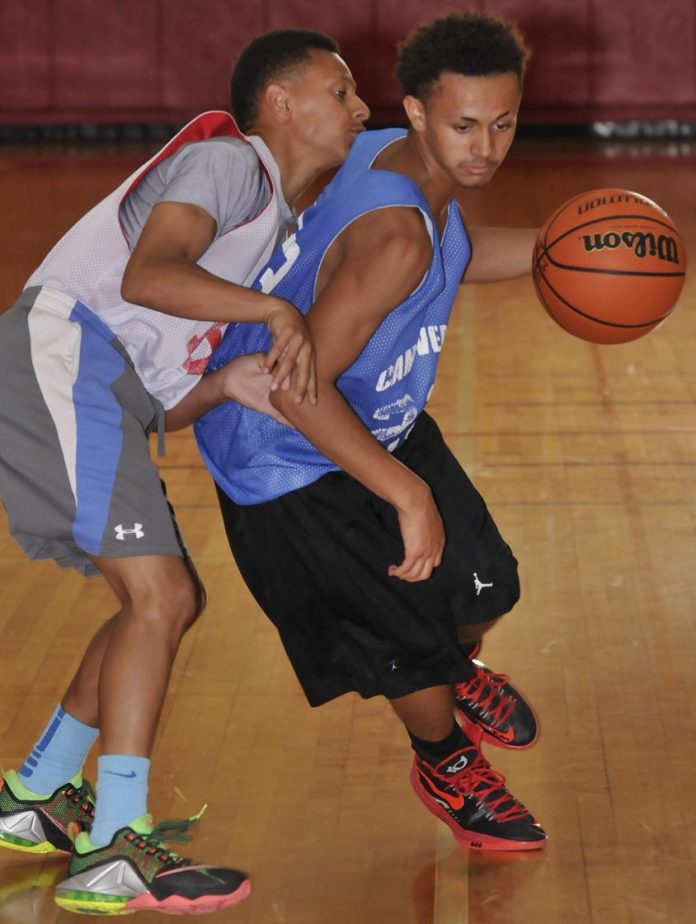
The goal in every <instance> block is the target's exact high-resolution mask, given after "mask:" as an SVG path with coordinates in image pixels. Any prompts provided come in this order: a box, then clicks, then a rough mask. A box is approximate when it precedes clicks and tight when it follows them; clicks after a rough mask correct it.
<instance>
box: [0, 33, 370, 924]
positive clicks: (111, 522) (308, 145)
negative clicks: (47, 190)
mask: <svg viewBox="0 0 696 924" xmlns="http://www.w3.org/2000/svg"><path fill="white" fill-rule="evenodd" d="M232 108H233V111H234V113H235V116H236V118H237V120H238V123H239V127H238V126H237V125H236V124H235V122H234V120H233V119H232V118H231V116H229V115H228V114H227V113H224V112H210V113H204V114H202V115H201V116H198V117H197V118H196V119H194V120H193V121H192V122H191V123H189V125H188V126H186V127H185V128H184V129H182V131H181V132H180V133H179V134H178V135H177V136H176V137H175V138H174V139H173V140H172V141H171V142H170V143H169V144H168V145H166V146H165V148H164V149H163V150H162V151H161V152H159V154H157V155H155V157H154V158H152V159H151V160H150V161H149V162H148V163H147V164H146V165H144V167H143V168H141V169H140V170H138V171H136V173H135V174H133V176H131V177H129V178H128V179H127V180H126V181H125V182H124V183H123V184H121V186H120V187H119V188H118V189H116V190H115V191H114V192H113V193H112V194H111V195H110V196H107V198H106V199H104V200H103V201H102V202H101V203H99V204H98V205H97V206H96V207H95V208H94V209H92V210H91V211H90V212H89V213H88V214H87V215H85V216H84V217H83V218H82V219H81V220H80V221H79V222H78V223H77V224H76V225H75V226H74V227H73V228H72V229H70V231H68V232H67V234H66V235H65V236H64V237H63V238H62V239H61V240H60V241H59V242H58V244H56V246H55V247H54V248H53V250H52V251H51V252H50V253H49V254H48V256H47V257H46V259H45V260H44V262H43V263H42V264H41V266H40V267H39V268H38V269H37V270H36V271H35V272H34V273H33V274H32V276H31V277H30V279H29V280H28V282H27V285H26V288H25V291H24V292H23V294H22V296H21V297H20V299H19V300H18V302H17V303H16V304H15V305H14V306H13V307H12V308H10V309H9V311H7V312H5V314H4V315H2V316H0V387H1V388H4V390H5V393H6V394H11V395H12V396H13V399H12V401H4V402H2V407H1V408H0V495H1V496H2V499H3V503H4V505H5V507H6V509H7V512H8V517H9V522H10V530H11V532H12V535H13V537H14V538H15V539H16V540H17V541H18V542H19V544H20V545H21V546H22V548H23V549H24V550H25V551H26V552H27V554H28V555H29V557H30V558H32V559H42V558H53V559H54V560H56V561H57V562H58V563H59V564H61V565H69V566H73V567H76V568H78V569H79V570H80V571H82V572H83V573H85V574H94V573H101V574H103V575H104V577H105V578H106V580H107V581H108V583H109V585H110V586H111V588H112V589H113V591H114V593H115V594H116V596H117V598H118V601H119V606H120V608H119V611H118V613H117V614H116V615H115V616H113V617H112V618H111V619H110V620H109V621H108V622H106V623H105V624H104V625H103V626H102V627H101V628H100V629H99V631H98V632H97V633H96V635H95V636H94V638H93V639H92V640H91V642H90V643H89V645H88V646H87V650H86V652H85V655H84V658H83V660H82V663H81V664H80V667H79V668H78V671H77V674H76V676H75V677H74V679H73V681H72V682H71V684H70V686H69V688H68V690H67V692H66V694H65V696H64V697H63V698H62V700H61V703H60V704H59V706H58V707H57V708H56V710H55V712H54V714H53V715H52V716H51V718H50V720H49V722H48V724H47V726H46V728H45V731H44V732H43V733H42V734H41V736H40V737H39V739H38V740H37V744H36V746H35V747H34V749H33V751H32V753H31V754H30V755H29V756H28V757H27V758H26V760H25V762H24V764H23V765H22V766H21V767H19V768H18V772H15V771H13V770H8V771H7V772H5V773H4V775H3V776H2V777H1V778H0V846H5V847H9V848H14V849H19V850H22V851H24V852H25V853H27V852H28V853H36V854H41V855H42V854H44V853H47V852H51V851H53V850H63V851H67V852H70V854H71V859H70V866H69V870H68V876H67V879H66V880H65V881H64V882H63V883H62V884H61V885H60V886H59V887H58V889H57V892H56V900H57V902H58V903H59V904H60V905H61V906H62V907H64V908H67V909H69V910H73V911H80V912H86V913H93V914H123V913H128V912H131V911H137V910H160V911H166V912H169V913H178V914H185V913H189V912H194V911H195V912H196V913H200V912H203V911H213V910H216V909H219V908H222V907H226V906H228V905H232V904H234V903H236V902H238V901H240V900H241V899H243V898H244V897H245V896H246V895H247V894H248V892H249V888H250V887H249V882H248V880H247V878H246V876H245V875H244V874H242V873H239V872H237V871H235V870H230V869H222V868H211V867H210V866H208V867H203V866H200V865H196V866H192V865H191V864H190V863H189V862H188V861H185V860H183V859H182V858H180V857H178V856H176V855H175V854H173V853H172V852H171V851H169V850H168V849H167V848H166V847H164V846H163V845H162V843H161V841H160V839H159V838H160V835H161V829H159V828H158V827H154V826H153V823H152V819H151V817H150V815H149V814H148V812H147V802H146V797H147V778H148V772H149V755H150V753H151V748H152V743H153V739H154V735H155V731H156V727H157V722H158V718H159V714H160V710H161V706H162V702H163V699H164V695H165V692H166V688H167V683H168V679H169V675H170V671H171V667H172V663H173V661H174V658H175V656H176V652H177V648H178V645H179V642H180V640H181V637H182V635H183V633H184V632H185V631H186V630H187V628H188V627H190V626H191V624H192V623H193V622H194V621H195V619H196V618H197V617H198V615H199V614H200V612H201V610H202V607H203V602H204V593H203V589H202V587H201V585H200V582H199V581H198V578H197V576H196V573H195V571H194V569H193V566H192V564H191V562H190V559H189V557H188V555H187V552H186V549H185V547H184V545H183V543H182V540H181V538H180V536H179V532H178V529H177V527H176V523H175V521H174V518H173V512H172V511H171V508H170V507H169V505H168V503H167V500H166V497H165V495H164V493H163V490H162V487H161V485H160V480H159V476H158V474H157V471H156V468H155V466H154V465H153V463H152V461H151V460H150V455H149V446H148V439H147V436H148V433H149V432H150V430H151V429H153V428H154V427H155V426H157V424H158V422H159V423H160V424H161V422H162V419H163V417H164V412H167V413H168V414H169V415H170V417H174V418H175V416H176V413H177V407H179V406H185V403H186V400H187V397H188V395H189V393H190V391H191V389H192V388H193V387H194V385H195V384H196V383H197V382H198V381H199V380H200V377H201V374H202V372H203V371H204V369H205V366H206V363H207V359H208V357H209V355H210V353H211V352H212V350H213V349H214V347H215V346H216V344H217V342H219V340H220V338H221V336H222V331H223V330H224V328H225V326H226V324H227V323H229V322H263V323H265V324H266V325H267V326H268V328H269V331H270V333H271V335H272V341H273V342H272V346H271V349H270V351H269V353H268V355H267V356H266V357H265V360H264V361H263V362H264V363H265V369H267V370H271V374H270V376H269V375H264V373H263V369H258V368H257V364H256V360H255V359H251V360H243V362H244V361H246V362H247V366H246V367H245V366H244V365H243V364H242V365H241V369H242V371H241V373H240V372H239V369H240V367H237V368H236V370H235V369H232V370H226V371H225V370H221V371H223V375H221V376H218V375H211V376H208V377H206V379H207V380H206V387H210V388H212V389H216V388H218V389H219V392H218V394H217V398H216V399H215V400H217V399H219V400H223V397H224V396H225V395H227V396H228V397H235V398H238V399H240V400H244V395H243V394H242V392H244V391H245V387H242V388H241V389H240V391H239V392H238V391H237V390H236V385H235V382H239V381H242V380H247V379H250V380H251V381H252V387H251V390H252V391H253V390H254V384H253V383H254V381H255V380H256V379H262V380H263V383H264V384H263V387H262V388H261V390H260V393H261V394H262V396H263V398H264V400H265V401H266V402H267V394H268V388H269V384H268V381H269V378H270V379H271V383H272V384H271V388H276V389H277V388H282V387H287V388H290V387H292V389H293V391H294V394H295V398H296V400H298V401H301V400H302V398H303V397H304V395H309V400H312V398H313V396H314V391H315V385H314V372H313V364H314V360H313V346H312V343H311V338H310V336H309V334H308V331H307V328H306V327H305V324H304V321H303V319H302V317H301V316H300V314H299V313H298V312H297V311H296V310H295V309H294V307H293V306H292V305H290V304H289V303H288V302H286V301H284V300H282V299H279V298H275V297H272V296H267V295H263V294H261V293H259V292H255V291H251V290H250V289H247V288H245V284H248V283H249V282H250V281H251V280H252V279H253V278H255V276H256V274H257V272H258V270H259V269H260V268H261V267H262V266H263V265H264V264H265V262H266V260H267V259H268V256H270V253H271V252H272V250H273V247H274V246H275V244H276V241H277V240H278V237H279V234H281V235H282V233H283V229H284V228H285V227H286V225H287V223H288V222H289V221H291V220H292V210H291V205H290V204H291V203H293V202H294V201H295V199H296V198H297V197H298V196H299V194H300V193H301V192H302V191H303V190H304V189H305V188H306V187H307V186H308V185H309V184H310V183H311V182H312V181H313V180H314V179H315V178H316V177H317V176H318V175H319V174H321V173H323V172H324V171H325V170H327V169H329V168H331V167H334V166H337V165H338V164H340V163H341V162H342V161H343V160H344V158H345V156H346V154H347V153H348V150H349V148H350V146H351V144H352V142H353V140H354V138H355V136H356V134H357V133H358V132H359V131H360V130H361V129H362V124H363V122H364V121H365V119H366V118H367V116H368V114H369V113H368V110H367V107H366V106H365V105H364V103H363V102H362V101H361V100H360V99H359V98H358V97H357V95H356V92H355V83H354V81H353V78H352V76H351V73H350V71H349V69H348V67H347V66H346V64H345V62H344V61H343V60H342V59H341V58H340V57H339V55H338V49H337V46H336V44H335V42H333V40H332V39H330V38H328V37H327V36H324V35H322V34H320V33H313V32H301V31H296V30H284V31H280V32H275V33H269V34H268V35H266V36H262V37H261V38H259V39H257V40H256V41H255V42H253V43H252V44H251V45H250V46H249V47H248V48H247V49H246V50H245V51H244V52H243V53H242V55H241V57H240V60H239V62H238V64H237V66H236V68H235V73H234V75H233V80H232ZM240 129H241V131H240ZM251 129H253V131H251ZM124 232H125V233H124ZM249 367H252V371H253V374H251V375H249V374H248V373H249ZM293 371H294V372H295V373H296V376H295V380H294V381H293V384H292V386H290V384H289V375H290V373H291V372H293ZM208 380H210V385H209V383H208ZM252 399H253V396H252ZM252 403H253V400H252ZM29 718H30V717H29V716H27V720H29ZM97 735H100V736H101V746H102V747H101V750H102V756H101V757H100V758H99V771H98V781H97V800H96V815H95V812H94V803H93V800H92V796H91V792H90V790H89V788H88V786H87V785H86V784H85V783H84V782H83V780H82V776H81V770H82V765H83V762H84V759H85V756H86V754H87V752H88V750H89V749H90V747H91V745H92V744H93V742H94V740H95V739H96V737H97Z"/></svg>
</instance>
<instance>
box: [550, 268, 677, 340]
mask: <svg viewBox="0 0 696 924" xmlns="http://www.w3.org/2000/svg"><path fill="white" fill-rule="evenodd" d="M537 273H538V275H539V276H540V277H541V278H542V279H543V280H544V282H545V283H546V285H547V286H548V287H549V290H550V291H551V292H553V294H554V295H555V296H556V298H557V299H558V300H559V301H560V302H562V303H563V304H564V305H565V306H566V308H568V309H570V311H574V312H575V314H579V315H580V316H581V317H583V318H586V319H587V320H588V321H593V322H594V323H595V324H602V325H603V326H604V327H618V328H622V329H629V330H638V329H639V328H641V327H654V326H655V325H657V324H659V323H660V322H661V321H664V320H665V318H667V317H669V314H670V313H671V311H669V312H667V314H663V315H661V316H660V317H659V318H655V319H654V320H652V321H644V322H643V323H642V324H619V323H618V322H615V321H604V320H603V319H602V318H596V317H594V315H591V314H587V313H586V312H584V311H581V310H580V308H576V307H575V305H571V303H570V302H568V301H566V299H565V298H563V296H562V295H561V294H560V293H558V292H557V291H556V290H555V289H554V287H553V286H552V285H551V283H550V282H549V280H548V279H547V278H546V274H545V273H544V271H543V270H542V269H540V268H539V267H538V264H537ZM539 294H540V295H541V293H539ZM541 300H542V303H543V304H544V305H545V304H546V303H545V301H544V299H543V298H542V299H541ZM549 314H551V317H554V315H553V312H549ZM562 326H563V325H561V327H562Z"/></svg>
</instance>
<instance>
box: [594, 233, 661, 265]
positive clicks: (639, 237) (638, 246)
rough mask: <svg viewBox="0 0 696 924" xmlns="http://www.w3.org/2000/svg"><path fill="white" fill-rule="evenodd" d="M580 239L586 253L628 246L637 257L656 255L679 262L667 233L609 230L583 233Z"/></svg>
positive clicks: (659, 258)
mask: <svg viewBox="0 0 696 924" xmlns="http://www.w3.org/2000/svg"><path fill="white" fill-rule="evenodd" d="M582 241H583V244H584V246H585V250H586V252H587V253H590V251H592V250H604V249H605V248H606V249H607V250H616V249H617V247H628V248H629V249H630V250H632V251H633V253H634V254H635V255H636V256H637V257H657V259H658V260H667V261H669V262H670V263H679V253H678V249H677V242H676V241H675V239H674V238H673V237H670V236H669V235H667V234H660V235H658V237H657V238H655V235H654V234H652V233H650V232H648V233H647V234H644V233H643V232H642V231H624V232H623V234H619V233H618V232H617V231H609V232H608V233H607V234H583V236H582Z"/></svg>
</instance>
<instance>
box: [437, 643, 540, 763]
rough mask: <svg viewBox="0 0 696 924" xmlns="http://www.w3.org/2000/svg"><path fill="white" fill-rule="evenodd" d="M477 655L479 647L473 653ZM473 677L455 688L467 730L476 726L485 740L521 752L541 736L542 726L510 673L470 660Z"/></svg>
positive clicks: (455, 698) (455, 699) (456, 698)
mask: <svg viewBox="0 0 696 924" xmlns="http://www.w3.org/2000/svg"><path fill="white" fill-rule="evenodd" d="M473 654H478V648H477V649H476V650H475V651H474V652H473ZM471 665H472V667H473V669H474V676H473V677H472V678H471V679H470V680H467V681H466V682H465V683H456V684H455V685H454V702H455V705H456V706H457V709H458V710H459V712H460V714H461V716H462V718H463V720H464V721H463V725H464V730H465V731H467V730H470V729H471V726H472V725H473V726H475V727H477V728H478V729H479V730H480V731H481V733H482V735H483V737H484V738H485V740H486V741H489V742H490V743H491V744H495V745H497V746H498V747H501V748H509V749H511V750H513V749H514V750H521V749H522V748H529V747H531V746H532V745H533V744H534V742H535V741H536V740H537V738H538V737H539V723H538V722H537V718H536V716H535V715H534V711H533V710H532V707H531V706H530V704H529V703H528V702H527V700H526V699H525V698H524V696H523V695H522V693H520V691H519V690H518V689H517V688H516V687H514V686H513V685H512V684H511V683H510V678H509V677H508V676H507V674H494V673H493V671H492V670H491V669H490V668H488V667H486V665H485V664H484V663H483V661H479V660H477V659H475V658H474V657H472V658H471Z"/></svg>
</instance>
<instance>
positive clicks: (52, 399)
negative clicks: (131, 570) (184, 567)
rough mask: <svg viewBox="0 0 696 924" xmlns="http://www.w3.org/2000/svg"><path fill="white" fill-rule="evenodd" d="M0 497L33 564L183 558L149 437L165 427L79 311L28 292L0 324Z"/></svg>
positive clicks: (65, 300)
mask: <svg viewBox="0 0 696 924" xmlns="http://www.w3.org/2000/svg"><path fill="white" fill-rule="evenodd" d="M0 395H1V396H2V398H1V400H0V497H1V498H2V501H3V504H4V506H5V509H6V510H7V514H8V518H9V525H10V532H11V534H12V536H13V538H14V539H15V540H16V541H17V542H18V543H19V545H20V546H21V547H22V548H23V549H24V551H25V552H26V554H27V555H28V556H29V558H31V559H41V558H53V559H55V561H56V562H57V563H58V564H59V565H60V566H61V567H69V566H71V567H74V568H77V569H78V570H79V571H81V572H82V573H83V574H86V575H89V574H95V573H96V568H95V567H94V565H93V564H92V562H91V561H90V559H89V558H88V557H87V555H86V554H85V553H89V554H90V555H97V556H106V557H111V558H127V557H131V556H138V555H177V556H184V555H185V554H186V550H185V547H184V546H183V543H182V540H181V537H180V535H179V530H178V528H177V525H176V521H175V519H174V512H173V510H172V508H171V506H170V505H169V503H168V502H167V498H166V495H165V493H164V485H163V483H162V481H161V480H160V477H159V474H158V472H157V468H156V467H155V465H154V463H153V461H152V459H151V457H150V446H149V441H148V434H149V433H150V432H151V431H152V430H153V429H155V428H156V427H157V425H158V422H161V420H162V418H163V411H162V407H161V405H160V404H159V403H158V402H156V401H155V399H153V398H152V396H151V395H149V394H148V393H147V391H146V390H145V388H144V386H143V384H142V382H141V381H140V379H139V378H138V376H137V374H136V372H135V370H134V368H133V365H132V363H131V361H130V359H129V358H128V355H127V354H126V352H125V350H124V348H123V347H122V346H121V344H120V343H119V341H118V340H117V339H116V338H115V337H114V335H113V334H112V333H111V331H110V330H109V329H108V328H107V327H106V326H105V325H104V324H103V323H102V322H101V321H100V320H99V318H98V317H97V316H96V315H95V314H93V313H92V312H91V311H90V310H89V309H88V308H86V307H85V306H84V305H82V304H81V303H80V302H79V301H77V300H75V299H74V298H71V297H70V296H68V295H65V294H64V293H62V292H57V291H56V290H54V289H48V288H45V287H44V288H38V287H37V288H32V289H27V290H26V291H25V292H24V293H23V294H22V296H21V298H20V299H19V300H18V301H17V302H16V303H15V305H14V306H13V307H12V308H10V309H9V310H8V311H7V312H5V313H4V314H2V315H0Z"/></svg>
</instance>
